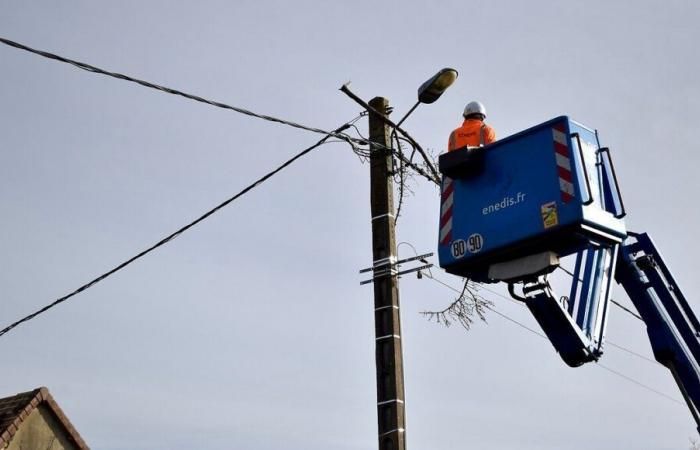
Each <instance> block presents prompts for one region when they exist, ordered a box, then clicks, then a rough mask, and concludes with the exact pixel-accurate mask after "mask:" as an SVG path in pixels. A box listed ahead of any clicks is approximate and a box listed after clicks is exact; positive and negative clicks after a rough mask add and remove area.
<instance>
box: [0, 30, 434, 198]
mask: <svg viewBox="0 0 700 450" xmlns="http://www.w3.org/2000/svg"><path fill="white" fill-rule="evenodd" d="M0 43H2V44H5V45H7V46H10V47H14V48H16V49H19V50H24V51H26V52H30V53H34V54H36V55H39V56H42V57H44V58H48V59H52V60H55V61H59V62H63V63H66V64H70V65H72V66H75V67H77V68H79V69H82V70H85V71H87V72H92V73H98V74H101V75H106V76H109V77H112V78H116V79H119V80H123V81H129V82H132V83H136V84H140V85H141V86H144V87H147V88H151V89H156V90H158V91H161V92H165V93H167V94H172V95H178V96H180V97H184V98H187V99H189V100H194V101H196V102H200V103H205V104H207V105H211V106H215V107H217V108H222V109H227V110H231V111H235V112H237V113H240V114H244V115H247V116H251V117H256V118H258V119H263V120H267V121H269V122H275V123H280V124H283V125H287V126H290V127H293V128H298V129H301V130H306V131H311V132H314V133H318V134H323V135H326V136H328V135H331V136H333V137H336V138H339V139H342V140H345V141H349V142H354V143H356V144H359V145H370V142H369V140H367V139H364V138H362V139H358V138H354V137H352V136H348V135H347V134H341V133H337V132H334V131H326V130H322V129H320V128H315V127H310V126H307V125H302V124H299V123H296V122H292V121H290V120H285V119H280V118H277V117H273V116H268V115H265V114H259V113H256V112H253V111H250V110H247V109H245V108H241V107H238V106H232V105H228V104H226V103H223V102H218V101H214V100H209V99H206V98H204V97H200V96H198V95H194V94H189V93H187V92H184V91H180V90H177V89H173V88H169V87H166V86H161V85H158V84H155V83H151V82H149V81H145V80H140V79H138V78H134V77H130V76H128V75H124V74H121V73H117V72H110V71H108V70H105V69H101V68H99V67H96V66H93V65H90V64H87V63H84V62H80V61H76V60H73V59H69V58H65V57H63V56H59V55H56V54H54V53H50V52H47V51H44V50H37V49H34V48H31V47H28V46H26V45H24V44H20V43H19V42H15V41H12V40H10V39H6V38H3V37H0ZM399 131H400V132H402V133H405V134H406V135H407V133H406V132H405V131H404V130H402V129H399ZM411 139H412V138H411ZM411 143H412V145H413V146H414V148H416V145H417V143H416V142H415V140H413V141H411ZM372 145H374V146H377V147H381V146H380V145H379V144H377V143H372ZM418 149H419V151H420V150H422V149H421V148H420V147H418ZM356 153H357V152H356ZM358 156H362V155H360V154H359V153H358ZM401 158H402V159H403V156H401ZM404 162H405V163H406V165H407V166H409V167H410V168H412V169H413V170H415V171H416V172H417V173H418V174H419V175H421V176H423V177H425V178H426V179H428V180H430V181H432V182H433V183H436V184H439V182H438V181H437V179H436V178H435V175H433V176H431V175H429V174H428V173H426V172H425V171H424V170H423V169H421V168H420V167H418V166H416V165H415V164H413V163H412V162H407V161H406V160H405V159H404ZM429 168H430V169H431V170H432V171H433V172H434V173H435V169H434V168H433V167H432V166H430V165H429Z"/></svg>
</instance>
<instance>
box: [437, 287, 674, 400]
mask: <svg viewBox="0 0 700 450" xmlns="http://www.w3.org/2000/svg"><path fill="white" fill-rule="evenodd" d="M426 278H428V279H431V280H433V281H435V282H437V283H438V284H440V285H442V286H444V287H446V288H448V289H450V290H452V291H454V292H456V293H457V294H459V293H460V292H461V291H460V290H459V289H457V288H455V287H454V286H451V285H449V284H447V283H445V282H443V281H442V280H439V279H437V278H435V277H434V276H433V275H432V274H431V275H426ZM482 287H483V286H482ZM487 290H488V289H487ZM492 292H493V291H492ZM499 295H500V294H499ZM504 297H505V296H504ZM486 307H487V308H488V309H489V311H492V312H494V313H495V314H497V315H498V316H500V317H502V318H504V319H506V320H508V321H509V322H511V323H513V324H515V325H517V326H519V327H521V328H523V329H525V330H527V331H529V332H530V333H532V334H535V335H537V336H539V337H541V338H543V339H547V340H548V338H547V336H545V335H544V334H542V333H540V332H539V331H537V330H534V329H532V328H530V327H528V326H527V325H525V324H523V323H521V322H519V321H517V320H515V319H513V318H512V317H509V316H508V315H506V314H503V313H501V312H500V311H497V310H496V309H495V308H493V307H492V306H486ZM616 347H618V348H619V346H617V345H616ZM625 351H629V350H626V349H625ZM630 352H631V351H630ZM631 353H632V354H635V353H634V352H631ZM637 356H640V357H642V358H644V357H643V356H641V355H637ZM644 359H647V360H649V359H648V358H644ZM649 361H651V360H649ZM651 362H655V363H656V361H651ZM657 364H658V363H657ZM596 367H600V368H602V369H604V370H606V371H608V372H610V373H612V374H614V375H617V376H618V377H620V378H622V379H624V380H627V381H629V382H631V383H634V384H636V385H637V386H639V387H642V388H644V389H646V390H648V391H650V392H652V393H654V394H657V395H660V396H662V397H664V398H666V399H667V400H670V401H672V402H674V403H678V404H679V405H683V406H685V403H683V402H681V401H680V400H678V399H675V398H673V397H671V396H670V395H668V394H665V393H663V392H661V391H659V390H657V389H654V388H653V387H651V386H648V385H646V384H644V383H642V382H640V381H637V380H635V379H634V378H632V377H630V376H628V375H625V374H623V373H621V372H619V371H617V370H614V369H612V368H610V367H608V366H606V365H604V364H602V363H600V362H597V361H596Z"/></svg>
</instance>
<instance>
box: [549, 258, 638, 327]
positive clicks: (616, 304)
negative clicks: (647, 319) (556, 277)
mask: <svg viewBox="0 0 700 450" xmlns="http://www.w3.org/2000/svg"><path fill="white" fill-rule="evenodd" d="M559 268H560V269H561V270H562V271H563V272H564V273H566V274H568V275H571V276H572V277H573V278H576V275H575V274H574V273H573V272H571V271H570V270H569V269H567V268H566V267H563V266H559ZM577 279H578V280H579V281H580V282H583V280H582V279H580V278H577ZM610 302H611V303H612V304H613V305H615V306H617V307H618V308H620V309H621V310H623V311H625V312H626V313H628V314H630V315H631V316H633V317H634V318H636V319H638V320H641V321H642V322H644V319H642V316H640V315H639V314H637V313H636V312H634V311H632V310H631V309H629V308H627V307H626V306H625V305H623V304H622V303H620V302H618V301H616V300H615V299H610Z"/></svg>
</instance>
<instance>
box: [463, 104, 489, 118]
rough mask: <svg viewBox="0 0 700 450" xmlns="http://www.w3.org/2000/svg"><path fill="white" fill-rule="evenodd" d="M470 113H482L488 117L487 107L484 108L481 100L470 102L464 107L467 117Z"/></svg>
mask: <svg viewBox="0 0 700 450" xmlns="http://www.w3.org/2000/svg"><path fill="white" fill-rule="evenodd" d="M469 114H481V115H483V116H484V117H486V108H484V105H483V104H482V103H481V102H469V103H467V106H465V107H464V114H463V115H464V117H467V116H468V115H469Z"/></svg>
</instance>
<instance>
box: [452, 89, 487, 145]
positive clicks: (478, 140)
mask: <svg viewBox="0 0 700 450" xmlns="http://www.w3.org/2000/svg"><path fill="white" fill-rule="evenodd" d="M463 115H464V123H463V124H462V126H461V127H459V128H457V129H456V130H454V131H453V132H452V134H450V141H449V143H448V145H447V151H448V152H451V151H453V150H458V149H461V148H464V147H480V146H484V145H488V144H490V143H492V142H493V141H495V140H496V132H495V131H494V129H493V128H491V127H490V126H489V125H486V124H485V123H484V119H485V118H486V108H484V105H483V104H482V103H481V102H477V101H474V102H469V103H467V106H465V108H464V114H463Z"/></svg>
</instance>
